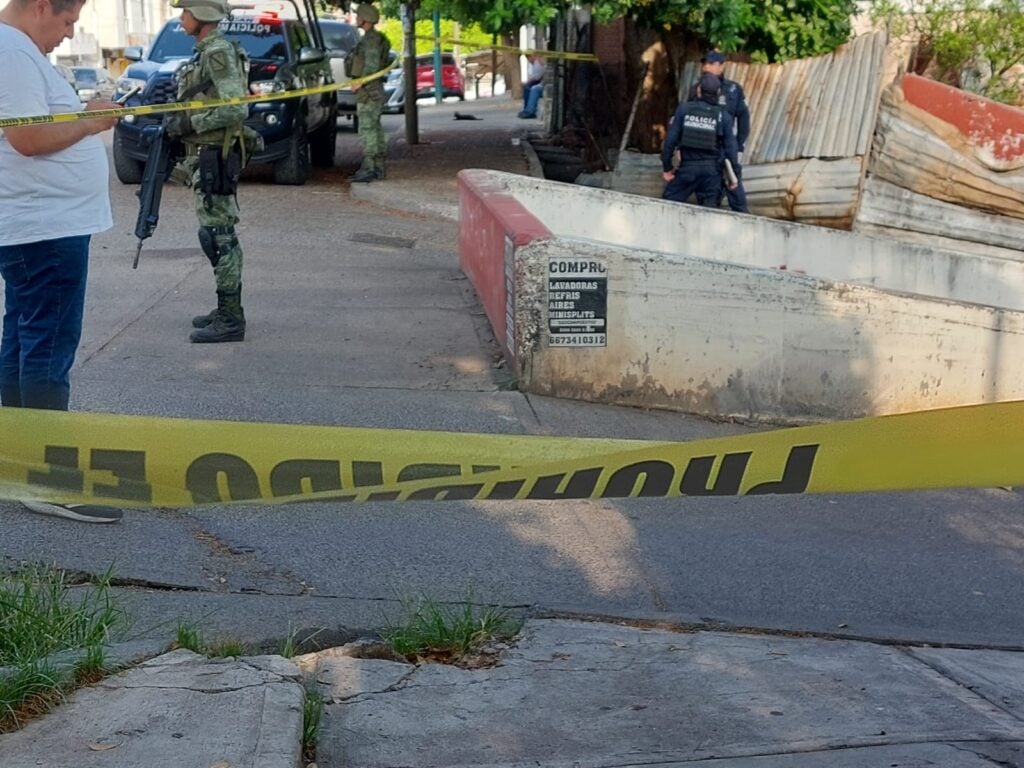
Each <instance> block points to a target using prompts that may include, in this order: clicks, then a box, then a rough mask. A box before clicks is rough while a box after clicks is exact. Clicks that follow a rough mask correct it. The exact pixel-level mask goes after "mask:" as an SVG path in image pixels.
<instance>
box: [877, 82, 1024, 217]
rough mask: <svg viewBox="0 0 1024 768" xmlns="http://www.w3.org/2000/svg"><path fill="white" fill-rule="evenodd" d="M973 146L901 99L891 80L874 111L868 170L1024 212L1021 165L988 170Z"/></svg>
mask: <svg viewBox="0 0 1024 768" xmlns="http://www.w3.org/2000/svg"><path fill="white" fill-rule="evenodd" d="M973 150H974V148H973V146H972V145H971V144H970V143H969V142H968V141H966V140H965V139H964V137H963V136H962V135H961V134H960V133H959V132H958V131H956V130H955V129H951V127H950V125H949V124H948V123H945V122H943V121H941V120H939V119H938V118H936V117H934V116H933V115H930V114H928V113H927V112H924V111H923V110H921V109H919V108H918V107H915V106H913V105H911V104H908V103H906V102H905V101H904V100H903V99H902V96H901V90H900V88H899V87H898V86H894V87H893V88H891V89H889V91H887V93H886V97H885V102H884V106H883V109H882V110H881V112H880V113H879V117H878V125H877V129H876V132H875V142H874V149H873V151H872V153H871V162H870V165H869V171H870V173H872V174H874V175H876V176H878V177H880V178H882V179H884V180H886V181H888V182H890V183H892V184H894V185H896V186H897V187H902V188H904V189H909V190H913V191H914V192H917V193H919V194H921V195H925V196H927V197H931V198H934V199H936V200H944V201H946V202H949V203H954V204H956V205H961V206H965V207H967V208H973V209H975V210H978V211H983V212H987V213H992V214H997V215H1002V216H1013V217H1015V218H1024V169H1018V170H1016V171H996V170H993V169H992V168H991V167H989V166H988V165H986V164H985V163H983V162H982V161H981V160H979V159H978V158H977V156H976V155H975V153H974V151H973Z"/></svg>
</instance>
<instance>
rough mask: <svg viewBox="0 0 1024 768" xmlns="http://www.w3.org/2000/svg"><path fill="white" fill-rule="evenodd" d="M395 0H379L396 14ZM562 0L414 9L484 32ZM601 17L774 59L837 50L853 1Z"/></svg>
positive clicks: (629, 6) (613, 0) (549, 11)
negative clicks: (677, 31) (683, 34)
mask: <svg viewBox="0 0 1024 768" xmlns="http://www.w3.org/2000/svg"><path fill="white" fill-rule="evenodd" d="M399 5H400V2H399V0H382V2H381V7H382V9H383V10H384V11H385V12H386V13H389V14H391V15H397V14H398V7H399ZM569 5H570V3H568V2H566V0H421V2H420V3H419V5H418V7H419V12H425V13H427V14H429V13H433V11H434V10H435V9H436V10H439V11H440V12H441V15H442V17H444V18H448V19H453V20H455V21H458V22H460V23H461V24H472V23H474V22H475V23H478V24H479V25H480V27H481V28H482V29H483V30H484V31H485V32H488V33H493V34H498V35H508V34H514V33H515V31H516V30H518V29H519V27H520V26H521V25H523V24H536V25H544V24H547V23H548V22H550V21H552V20H553V19H555V18H556V17H557V16H558V14H559V12H561V11H563V10H565V9H567V8H568V7H569ZM591 5H592V8H593V12H594V17H595V18H596V19H597V20H598V21H605V22H607V21H611V20H613V19H617V18H622V17H628V18H631V19H633V20H634V21H635V22H637V23H639V24H641V25H646V26H648V27H650V28H651V29H672V28H683V29H684V30H685V31H686V33H687V35H688V36H690V37H693V38H696V39H699V40H700V42H701V43H702V44H704V45H710V46H715V47H718V48H720V49H722V50H724V51H742V52H744V53H746V54H748V55H749V56H750V57H751V58H752V59H753V60H755V61H778V60H784V59H791V58H798V57H801V56H813V55H816V54H819V53H825V52H828V51H831V50H834V49H835V48H836V47H838V46H839V45H841V44H842V43H844V42H846V40H847V38H848V37H849V35H850V16H851V15H852V14H854V13H855V12H856V6H855V3H854V0H594V2H593V3H592V4H591Z"/></svg>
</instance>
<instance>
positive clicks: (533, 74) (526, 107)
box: [519, 53, 544, 118]
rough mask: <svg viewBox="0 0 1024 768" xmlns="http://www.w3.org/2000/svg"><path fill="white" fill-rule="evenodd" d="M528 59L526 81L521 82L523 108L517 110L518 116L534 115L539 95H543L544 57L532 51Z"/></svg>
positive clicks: (535, 114) (528, 116) (527, 116)
mask: <svg viewBox="0 0 1024 768" xmlns="http://www.w3.org/2000/svg"><path fill="white" fill-rule="evenodd" d="M528 61H529V64H527V66H526V82H525V83H523V109H522V110H521V111H520V112H519V117H520V118H532V117H536V116H537V107H538V106H539V105H540V97H541V96H543V95H544V59H542V58H541V57H540V56H538V55H537V54H535V53H534V54H531V55H530V57H529V59H528Z"/></svg>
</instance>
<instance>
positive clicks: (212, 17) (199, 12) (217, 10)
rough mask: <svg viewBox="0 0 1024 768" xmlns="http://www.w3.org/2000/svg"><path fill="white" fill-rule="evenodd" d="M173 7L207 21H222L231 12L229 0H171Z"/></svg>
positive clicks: (199, 19)
mask: <svg viewBox="0 0 1024 768" xmlns="http://www.w3.org/2000/svg"><path fill="white" fill-rule="evenodd" d="M171 7H172V8H177V9H178V10H182V11H189V12H191V14H192V15H193V16H195V17H196V20H197V21H205V22H215V21H220V20H221V19H223V18H225V17H226V16H227V15H228V14H229V13H231V9H230V8H229V7H228V3H227V0H171Z"/></svg>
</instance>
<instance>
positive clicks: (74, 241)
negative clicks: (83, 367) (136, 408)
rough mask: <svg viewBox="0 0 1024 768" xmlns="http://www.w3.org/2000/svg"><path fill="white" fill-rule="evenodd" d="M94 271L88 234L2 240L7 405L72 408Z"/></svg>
mask: <svg viewBox="0 0 1024 768" xmlns="http://www.w3.org/2000/svg"><path fill="white" fill-rule="evenodd" d="M88 271H89V236H88V235H82V236H80V237H64V238H61V239H59V240H43V241H42V242H38V243H26V244H24V245H4V246H0V277H2V278H3V280H4V325H3V336H2V341H0V403H2V404H3V405H5V406H13V407H15V408H19V407H20V408H46V409H49V410H54V411H66V410H67V409H68V397H69V395H70V393H71V385H70V381H69V375H68V374H69V373H70V371H71V365H72V364H73V363H74V362H75V353H76V352H77V351H78V342H79V340H80V339H81V337H82V311H83V309H84V306H85V280H86V276H87V275H88Z"/></svg>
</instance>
